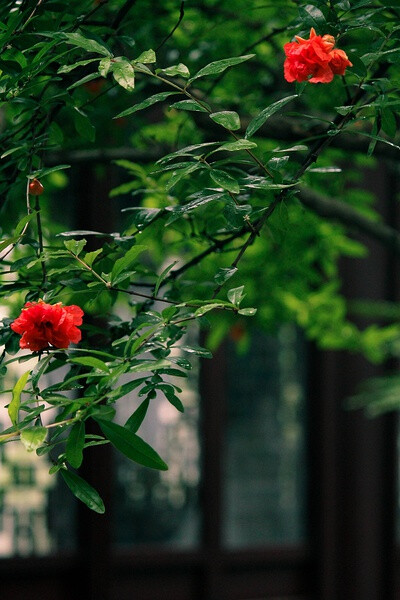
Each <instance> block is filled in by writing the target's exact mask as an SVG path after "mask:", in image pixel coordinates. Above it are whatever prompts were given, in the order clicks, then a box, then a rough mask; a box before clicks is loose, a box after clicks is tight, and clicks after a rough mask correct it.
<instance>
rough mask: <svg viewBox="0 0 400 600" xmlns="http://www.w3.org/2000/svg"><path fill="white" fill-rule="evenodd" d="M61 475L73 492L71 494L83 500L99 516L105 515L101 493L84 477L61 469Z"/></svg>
mask: <svg viewBox="0 0 400 600" xmlns="http://www.w3.org/2000/svg"><path fill="white" fill-rule="evenodd" d="M60 473H61V475H62V477H63V479H64V481H65V483H66V484H67V486H68V487H69V489H70V490H71V492H72V493H73V494H74V496H76V497H77V498H78V500H81V502H83V503H84V504H86V506H88V507H89V508H90V510H93V511H94V512H97V513H99V514H103V513H104V512H105V507H104V502H103V500H102V499H101V498H100V496H99V493H98V492H97V491H96V490H95V489H94V488H93V487H92V486H91V485H90V484H89V483H88V482H87V481H85V480H84V479H82V477H80V476H79V475H77V474H76V473H73V472H72V471H67V469H60Z"/></svg>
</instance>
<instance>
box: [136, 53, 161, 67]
mask: <svg viewBox="0 0 400 600" xmlns="http://www.w3.org/2000/svg"><path fill="white" fill-rule="evenodd" d="M135 62H140V63H144V64H145V65H148V64H150V63H155V62H156V53H155V52H154V50H145V51H144V52H142V54H140V55H139V56H138V57H137V58H135Z"/></svg>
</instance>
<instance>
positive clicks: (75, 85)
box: [67, 71, 99, 92]
mask: <svg viewBox="0 0 400 600" xmlns="http://www.w3.org/2000/svg"><path fill="white" fill-rule="evenodd" d="M98 78H99V74H98V72H97V71H96V72H95V73H89V75H85V77H82V79H78V81H74V83H72V84H71V85H70V86H68V87H67V91H68V92H69V91H70V90H74V89H75V88H78V87H81V86H82V85H84V84H85V83H89V81H93V79H98Z"/></svg>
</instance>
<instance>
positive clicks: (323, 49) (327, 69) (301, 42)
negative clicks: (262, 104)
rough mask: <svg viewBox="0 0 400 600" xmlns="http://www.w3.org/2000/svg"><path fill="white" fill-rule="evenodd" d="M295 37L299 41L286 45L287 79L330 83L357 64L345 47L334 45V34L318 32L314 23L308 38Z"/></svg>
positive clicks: (285, 70) (285, 66)
mask: <svg viewBox="0 0 400 600" xmlns="http://www.w3.org/2000/svg"><path fill="white" fill-rule="evenodd" d="M295 37H296V41H295V42H289V43H287V44H285V45H284V50H285V54H286V60H285V63H284V74H285V79H286V81H290V82H292V81H299V82H301V81H309V82H310V83H329V82H330V81H332V79H333V76H334V75H344V73H345V71H346V67H352V66H353V65H352V63H351V62H350V61H349V59H348V57H347V54H346V52H344V50H339V48H334V45H335V38H334V37H333V36H332V35H323V36H320V35H317V34H316V32H315V29H314V28H313V27H312V28H311V30H310V37H309V39H308V40H306V39H303V38H301V37H299V36H298V35H296V36H295ZM310 76H311V77H310Z"/></svg>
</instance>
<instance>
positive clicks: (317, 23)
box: [299, 4, 326, 31]
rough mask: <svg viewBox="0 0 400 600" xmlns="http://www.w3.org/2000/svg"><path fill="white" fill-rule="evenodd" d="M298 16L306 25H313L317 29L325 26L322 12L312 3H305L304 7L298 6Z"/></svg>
mask: <svg viewBox="0 0 400 600" xmlns="http://www.w3.org/2000/svg"><path fill="white" fill-rule="evenodd" d="M299 16H300V18H301V20H302V22H303V24H304V25H305V26H306V27H314V28H315V29H316V30H317V31H318V30H319V29H320V28H321V27H324V26H326V19H325V16H324V13H323V12H322V11H321V10H320V9H319V8H317V7H316V6H313V5H312V4H307V6H305V7H304V8H303V7H300V8H299Z"/></svg>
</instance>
